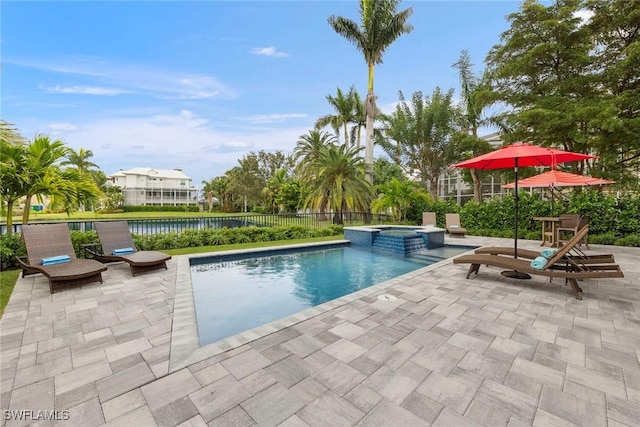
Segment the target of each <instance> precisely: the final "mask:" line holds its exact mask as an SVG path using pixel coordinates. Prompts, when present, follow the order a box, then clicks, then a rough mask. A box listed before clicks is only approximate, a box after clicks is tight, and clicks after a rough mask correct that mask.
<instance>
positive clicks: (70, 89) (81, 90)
mask: <svg viewBox="0 0 640 427" xmlns="http://www.w3.org/2000/svg"><path fill="white" fill-rule="evenodd" d="M40 88H41V89H42V90H44V91H46V92H48V93H64V94H74V95H107V96H113V95H120V94H123V93H128V92H129V91H127V90H124V89H116V88H108V87H99V86H60V85H56V86H53V87H44V86H40Z"/></svg>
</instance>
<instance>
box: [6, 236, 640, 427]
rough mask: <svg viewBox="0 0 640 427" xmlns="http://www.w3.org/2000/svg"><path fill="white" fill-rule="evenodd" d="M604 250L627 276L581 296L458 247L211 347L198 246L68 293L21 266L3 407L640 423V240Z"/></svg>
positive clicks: (110, 416) (107, 416) (182, 419)
mask: <svg viewBox="0 0 640 427" xmlns="http://www.w3.org/2000/svg"><path fill="white" fill-rule="evenodd" d="M446 243H450V244H461V245H476V246H487V245H503V246H508V245H512V244H513V241H512V240H508V239H492V238H484V237H473V236H467V237H466V238H464V239H459V238H458V239H450V238H448V237H447V239H446ZM538 244H539V242H532V241H520V242H519V245H520V247H523V248H530V249H536V248H539V246H538ZM588 252H589V253H613V254H614V255H615V259H616V262H617V263H618V264H620V265H621V267H622V270H623V272H624V274H625V277H624V278H616V279H597V280H596V279H591V280H586V281H583V282H581V283H580V286H581V287H582V288H583V290H584V293H583V296H584V299H583V300H582V301H578V300H576V299H575V298H574V297H573V295H572V292H571V291H570V289H568V287H566V286H564V284H563V282H562V281H561V280H559V279H554V280H553V282H552V283H548V282H549V279H548V278H545V277H534V278H533V279H531V280H526V281H516V280H513V279H507V278H504V277H502V276H501V275H500V274H499V272H500V270H499V269H495V268H487V267H484V266H483V267H482V268H481V269H480V274H478V275H477V276H475V277H472V278H471V279H470V280H466V279H465V276H466V272H467V268H468V266H467V265H454V264H452V262H451V260H445V261H443V262H440V263H437V264H435V265H432V266H429V267H425V268H422V269H419V270H417V271H415V272H412V273H408V274H406V275H403V276H401V277H399V278H396V279H393V280H389V281H387V282H384V283H382V284H379V285H375V286H373V287H370V288H368V289H365V290H362V291H360V292H357V293H356V294H352V295H349V296H346V297H343V298H340V299H338V300H335V301H331V302H328V303H326V304H323V305H321V306H318V307H314V308H312V309H309V310H306V311H304V312H302V313H299V314H296V315H293V316H289V317H287V318H285V319H282V320H279V321H276V322H272V323H271V324H269V325H266V326H263V327H260V328H256V329H255V330H252V331H250V332H247V333H244V334H241V335H239V336H235V337H232V338H229V339H227V340H224V341H222V342H218V343H214V344H211V345H209V346H206V347H204V348H200V347H199V346H198V344H197V331H195V329H194V328H195V320H194V319H195V316H194V313H193V301H192V300H191V301H190V300H189V298H190V295H191V293H190V272H189V262H188V257H187V256H178V257H173V259H172V260H171V261H170V262H169V263H168V266H169V268H168V270H166V271H165V270H161V271H157V272H153V273H148V274H144V275H140V276H138V277H131V275H130V273H129V268H128V266H127V265H125V264H121V263H119V264H110V265H109V269H108V271H107V272H105V273H104V274H103V277H104V283H103V284H102V285H100V284H92V285H86V286H84V287H82V288H73V289H68V290H64V291H62V292H59V293H56V294H53V295H51V294H49V290H48V284H47V281H46V279H45V278H44V277H43V276H41V275H36V276H28V277H27V278H20V279H19V280H18V283H17V284H16V287H15V290H14V292H13V295H12V297H11V300H10V302H9V305H8V306H7V308H6V310H5V313H4V316H3V317H2V320H1V321H0V345H1V348H0V358H1V372H0V375H1V376H0V391H1V406H2V409H3V410H5V409H9V410H16V411H19V410H32V411H33V412H32V413H31V414H29V413H26V414H25V413H24V412H23V413H22V415H23V416H24V415H26V416H27V417H29V416H36V415H38V413H37V412H36V411H38V410H42V411H44V410H48V411H51V410H54V409H55V410H57V411H58V413H57V415H58V417H59V418H64V417H68V418H69V420H68V421H58V422H57V423H54V422H49V421H42V420H41V421H39V422H38V423H36V425H55V424H58V425H82V426H93V425H105V424H106V425H108V426H131V425H135V426H140V427H145V426H154V425H159V426H172V425H184V426H206V425H209V426H230V425H237V426H243V425H256V424H257V425H261V426H262V425H264V426H271V425H287V426H306V425H309V426H316V425H327V426H339V425H389V426H398V425H411V426H420V425H440V426H475V425H481V426H482V425H483V426H520V425H522V426H525V425H563V426H565V425H566V426H571V425H588V426H609V427H611V426H634V425H638V422H639V421H638V420H640V262H639V261H640V248H624V247H610V246H599V245H591V251H588ZM380 295H387V296H393V297H395V300H393V299H394V298H387V299H391V300H393V301H389V300H386V299H379V298H378V296H380ZM194 337H195V338H194ZM194 339H195V340H196V341H195V342H194ZM63 411H68V412H63ZM8 415H10V414H8V413H5V412H3V417H2V423H3V425H4V424H6V425H7V426H13V425H27V424H34V422H33V421H29V420H26V421H25V420H23V421H19V420H15V419H7V418H9V416H8Z"/></svg>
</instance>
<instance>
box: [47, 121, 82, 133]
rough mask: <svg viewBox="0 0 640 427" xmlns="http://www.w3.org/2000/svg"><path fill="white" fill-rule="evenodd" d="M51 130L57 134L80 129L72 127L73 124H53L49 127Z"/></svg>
mask: <svg viewBox="0 0 640 427" xmlns="http://www.w3.org/2000/svg"><path fill="white" fill-rule="evenodd" d="M49 129H51V130H52V131H54V132H56V131H70V132H71V131H74V130H78V128H77V127H76V126H74V125H72V124H71V123H51V124H50V125H49Z"/></svg>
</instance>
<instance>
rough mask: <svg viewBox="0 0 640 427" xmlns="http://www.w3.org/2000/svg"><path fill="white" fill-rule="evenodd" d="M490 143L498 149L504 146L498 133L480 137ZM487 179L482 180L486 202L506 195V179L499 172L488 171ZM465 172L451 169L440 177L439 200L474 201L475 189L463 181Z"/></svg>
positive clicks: (483, 195)
mask: <svg viewBox="0 0 640 427" xmlns="http://www.w3.org/2000/svg"><path fill="white" fill-rule="evenodd" d="M480 138H481V139H484V140H485V141H487V142H489V144H491V146H492V147H493V148H495V149H498V148H500V147H501V146H502V138H500V134H499V133H498V132H495V133H491V134H489V135H485V136H482V137H480ZM486 172H489V173H485V174H483V175H485V177H484V178H483V179H482V187H481V188H482V198H483V199H484V200H487V199H491V198H493V197H495V196H502V195H504V194H505V193H506V192H507V190H505V189H504V188H502V185H503V184H505V181H504V179H503V178H502V176H501V174H500V173H498V172H499V171H493V172H496V173H491V172H492V171H486ZM462 174H463V171H462V169H458V168H449V169H448V170H447V171H446V172H445V173H443V174H442V175H441V176H440V179H439V185H438V198H439V199H447V198H449V197H453V198H454V199H455V200H456V202H458V204H464V203H465V202H467V201H469V200H473V187H472V186H471V185H470V184H467V183H466V182H464V180H463V179H462Z"/></svg>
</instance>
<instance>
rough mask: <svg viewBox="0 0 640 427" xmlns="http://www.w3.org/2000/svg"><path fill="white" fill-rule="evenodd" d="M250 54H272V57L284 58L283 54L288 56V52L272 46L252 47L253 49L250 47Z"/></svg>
mask: <svg viewBox="0 0 640 427" xmlns="http://www.w3.org/2000/svg"><path fill="white" fill-rule="evenodd" d="M251 54H253V55H264V56H273V57H276V58H284V57H285V56H289V54H288V53H286V52H281V51H278V50H277V49H276V48H275V47H274V46H269V47H254V48H253V49H251Z"/></svg>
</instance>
